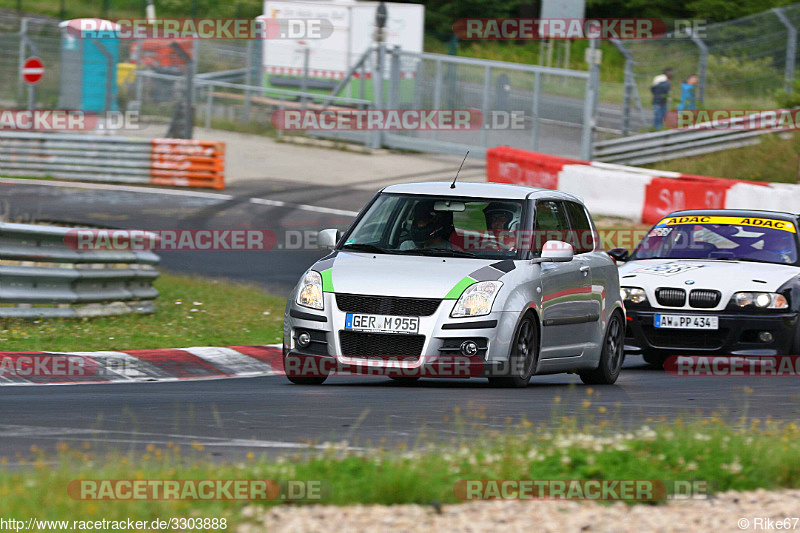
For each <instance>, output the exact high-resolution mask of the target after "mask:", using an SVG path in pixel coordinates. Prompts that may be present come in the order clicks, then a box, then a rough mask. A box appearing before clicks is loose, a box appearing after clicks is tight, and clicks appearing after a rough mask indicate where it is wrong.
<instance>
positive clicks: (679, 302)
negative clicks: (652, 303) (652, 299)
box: [656, 287, 686, 307]
mask: <svg viewBox="0 0 800 533" xmlns="http://www.w3.org/2000/svg"><path fill="white" fill-rule="evenodd" d="M656 300H657V301H658V303H659V304H660V305H663V306H665V307H683V306H684V305H686V291H685V290H683V289H670V288H668V287H659V288H658V289H656Z"/></svg>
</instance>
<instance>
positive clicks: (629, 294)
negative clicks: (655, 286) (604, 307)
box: [619, 287, 647, 304]
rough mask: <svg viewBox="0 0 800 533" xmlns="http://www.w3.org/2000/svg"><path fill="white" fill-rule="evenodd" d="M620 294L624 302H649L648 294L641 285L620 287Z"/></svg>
mask: <svg viewBox="0 0 800 533" xmlns="http://www.w3.org/2000/svg"><path fill="white" fill-rule="evenodd" d="M619 294H620V296H622V300H623V301H624V302H630V303H632V304H641V303H645V302H647V294H646V293H645V292H644V289H641V288H639V287H620V289H619Z"/></svg>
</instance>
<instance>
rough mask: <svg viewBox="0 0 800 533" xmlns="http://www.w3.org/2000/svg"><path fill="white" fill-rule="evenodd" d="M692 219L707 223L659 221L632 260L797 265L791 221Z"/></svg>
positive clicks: (674, 220) (795, 245) (795, 239)
mask: <svg viewBox="0 0 800 533" xmlns="http://www.w3.org/2000/svg"><path fill="white" fill-rule="evenodd" d="M684 218H690V217H684ZM694 218H695V219H698V220H700V219H706V220H709V221H708V222H703V221H699V222H698V223H694V221H692V222H690V223H672V222H676V221H679V220H680V219H677V218H673V219H665V220H662V221H661V222H659V223H658V224H656V225H655V226H653V228H652V229H651V230H650V232H649V233H648V234H647V236H646V237H645V238H644V239H643V240H642V242H641V243H639V246H638V247H637V248H636V251H635V252H634V254H633V256H632V259H717V260H734V261H758V262H763V263H780V264H794V263H796V262H797V233H796V228H795V226H794V224H792V223H791V222H787V221H783V220H772V219H762V218H742V217H738V218H739V219H741V221H743V222H745V223H738V224H737V223H712V222H711V221H716V220H718V219H723V218H737V217H694ZM726 222H727V220H726Z"/></svg>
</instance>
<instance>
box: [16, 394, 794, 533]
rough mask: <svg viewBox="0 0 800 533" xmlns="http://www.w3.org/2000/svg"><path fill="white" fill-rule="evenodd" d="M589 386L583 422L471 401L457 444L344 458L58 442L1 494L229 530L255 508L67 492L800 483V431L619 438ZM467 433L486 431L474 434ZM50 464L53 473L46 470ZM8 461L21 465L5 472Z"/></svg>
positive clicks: (79, 511) (49, 507) (368, 495)
mask: <svg viewBox="0 0 800 533" xmlns="http://www.w3.org/2000/svg"><path fill="white" fill-rule="evenodd" d="M583 390H584V391H585V394H586V396H585V400H584V401H583V411H582V413H583V414H582V415H581V417H580V418H581V420H582V421H581V422H580V423H579V421H578V420H577V419H576V418H566V417H564V418H561V417H558V416H557V414H558V405H559V403H558V400H559V397H556V403H555V406H556V408H555V409H554V421H553V422H551V423H550V424H547V425H542V426H539V427H535V426H533V425H532V424H531V423H530V422H527V421H526V420H524V419H523V420H522V421H521V422H520V423H519V424H515V425H512V424H511V421H508V422H507V425H506V427H505V430H504V431H490V430H488V429H485V428H486V427H487V426H486V425H485V424H486V416H487V415H486V411H485V410H484V409H481V408H477V407H475V406H473V405H467V406H466V409H467V410H469V411H470V413H471V414H470V416H469V417H464V416H463V415H462V414H460V409H459V408H455V410H454V413H453V418H452V420H451V422H452V424H453V430H454V432H455V433H456V434H457V435H459V436H458V437H455V438H454V440H453V441H452V442H451V443H448V444H443V445H442V444H439V445H434V444H427V445H426V444H419V443H418V445H417V446H415V448H414V450H409V449H407V448H406V447H405V446H398V447H392V448H386V447H380V446H377V445H376V447H375V448H370V449H369V451H364V450H357V451H348V450H347V449H346V443H340V444H338V445H333V446H331V447H330V448H328V449H327V450H325V451H317V452H312V453H308V454H306V455H296V456H285V455H284V456H281V457H279V458H277V459H268V458H266V457H255V456H254V455H253V454H247V456H246V458H245V459H243V460H242V461H240V462H236V463H219V462H213V461H211V460H208V459H202V458H201V459H197V458H196V455H197V454H201V455H202V454H203V447H202V446H201V445H199V444H193V445H192V446H191V447H189V446H186V447H185V449H184V450H181V449H180V447H179V446H176V445H174V444H172V443H168V444H167V445H166V446H160V447H155V446H154V445H149V446H147V449H146V450H143V451H140V452H128V453H119V454H113V455H111V456H107V455H102V456H99V455H97V454H96V453H94V452H93V451H92V449H91V444H90V443H88V442H85V443H83V444H82V445H81V444H77V445H76V444H72V445H67V444H59V445H58V447H57V449H58V451H57V452H54V453H55V454H56V456H55V457H52V456H50V455H48V454H47V453H45V452H44V451H42V450H41V449H39V448H38V447H36V446H32V447H31V451H30V453H29V454H26V455H25V456H21V457H16V458H0V498H1V499H2V501H3V507H4V510H5V511H6V515H7V516H6V517H8V515H10V516H12V517H16V518H17V519H27V518H29V517H31V516H35V517H38V518H40V519H49V520H54V519H69V520H74V519H85V520H95V519H101V518H105V519H108V520H120V519H124V518H128V517H131V518H133V519H135V520H148V521H151V520H153V519H155V518H173V517H216V518H222V517H225V518H226V519H227V520H228V523H229V525H234V524H237V523H241V522H244V521H246V518H244V517H243V514H242V513H241V510H242V508H244V507H245V506H248V505H250V502H247V501H200V502H198V501H83V500H75V499H72V498H70V497H69V496H68V494H67V485H68V484H69V482H70V481H72V480H75V479H95V480H98V479H213V480H228V479H271V480H275V481H278V482H286V481H288V480H302V481H312V480H313V481H319V482H321V485H322V486H323V487H324V489H325V490H324V492H325V496H324V497H323V498H322V499H321V500H318V501H315V502H305V503H329V504H335V505H348V504H356V503H362V504H401V503H417V504H431V503H432V502H441V503H457V502H458V501H459V500H458V498H457V497H456V496H455V495H454V492H453V487H454V485H455V483H456V482H457V481H459V480H469V479H609V480H613V479H652V480H662V481H664V482H666V484H667V486H668V487H669V486H670V485H669V481H672V480H696V481H706V482H707V483H708V484H709V486H710V488H711V490H712V491H726V490H752V489H756V488H765V489H779V488H797V487H800V463H798V461H797V456H798V453H800V438H798V437H800V429H799V428H798V426H797V425H796V424H794V423H788V424H786V423H779V422H773V421H770V420H767V421H764V422H761V421H759V420H751V421H748V422H745V421H744V419H742V421H741V422H740V423H739V424H738V425H736V426H731V425H727V424H725V423H724V422H722V420H720V419H719V418H711V419H705V420H702V421H691V422H683V421H681V420H680V419H677V420H674V421H672V422H666V421H663V419H662V421H649V422H648V423H647V424H648V425H646V426H642V427H639V428H637V429H632V430H630V431H627V432H622V433H620V432H619V431H618V430H615V428H618V427H619V423H618V422H619V421H618V420H617V421H613V418H614V417H612V420H609V419H603V420H595V419H594V418H595V416H596V415H595V414H594V413H598V412H600V413H602V412H603V410H604V409H605V408H604V407H599V408H598V407H594V406H593V405H592V400H593V399H594V397H593V396H592V393H593V392H594V391H592V389H583ZM746 392H751V390H749V391H748V390H747V389H746ZM595 395H596V393H595ZM745 402H746V400H745ZM481 428H483V429H481ZM471 431H477V432H479V433H478V435H477V436H475V435H472V436H467V433H468V432H471ZM52 459H57V460H58V465H57V466H51V465H50V464H49V462H50V461H52ZM189 459H191V460H189ZM12 462H13V463H15V466H14V468H10V467H8V466H7V467H3V466H2V465H4V464H5V465H8V464H9V463H12ZM19 463H22V467H21V469H20V467H19V466H18V465H19ZM278 503H279V502H275V501H270V502H256V505H265V506H269V505H276V504H278ZM301 503H302V502H301Z"/></svg>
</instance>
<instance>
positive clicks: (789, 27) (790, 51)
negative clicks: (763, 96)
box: [772, 7, 797, 93]
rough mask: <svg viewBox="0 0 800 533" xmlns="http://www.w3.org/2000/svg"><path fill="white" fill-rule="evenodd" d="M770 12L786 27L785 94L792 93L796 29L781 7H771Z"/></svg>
mask: <svg viewBox="0 0 800 533" xmlns="http://www.w3.org/2000/svg"><path fill="white" fill-rule="evenodd" d="M772 12H773V13H775V16H777V17H778V19H780V21H781V22H782V23H783V25H784V26H786V32H787V36H786V70H785V78H786V92H787V93H790V92H792V84H793V83H794V61H795V55H796V50H797V28H795V27H794V25H793V24H792V22H791V21H790V20H789V17H787V16H786V14H785V13H784V12H783V8H782V7H773V8H772Z"/></svg>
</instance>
